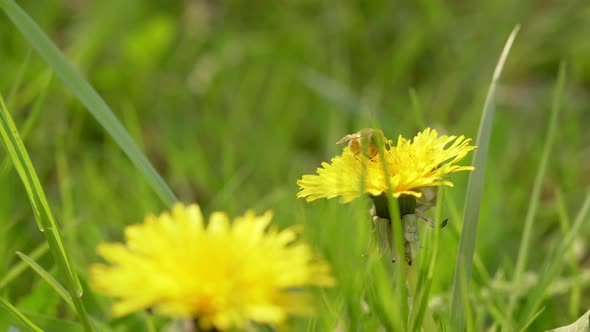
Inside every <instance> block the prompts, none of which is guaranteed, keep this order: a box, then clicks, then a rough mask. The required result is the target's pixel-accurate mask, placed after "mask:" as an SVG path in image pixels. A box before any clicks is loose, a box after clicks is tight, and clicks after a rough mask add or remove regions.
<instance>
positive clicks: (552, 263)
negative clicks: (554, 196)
mask: <svg viewBox="0 0 590 332" xmlns="http://www.w3.org/2000/svg"><path fill="white" fill-rule="evenodd" d="M589 212H590V190H588V192H587V194H586V198H585V199H584V203H583V204H582V207H581V208H580V211H578V214H577V216H576V219H575V220H574V223H573V225H572V228H571V230H570V231H569V232H568V234H567V236H565V238H564V239H563V240H562V241H561V243H559V245H558V246H557V249H556V250H554V251H553V253H552V255H550V258H549V259H548V260H547V262H548V263H547V266H546V268H545V269H544V271H543V273H541V274H540V275H541V279H540V280H539V281H538V283H537V285H536V286H535V288H534V289H533V290H532V291H531V292H528V293H527V302H526V304H525V307H524V311H523V314H522V315H521V316H522V317H524V319H525V320H529V317H531V316H533V315H534V313H535V311H536V310H537V308H539V306H540V304H541V303H542V302H543V299H544V298H545V296H546V291H547V288H548V287H549V285H550V284H551V282H552V281H553V280H554V279H555V277H557V274H558V273H559V271H560V270H561V268H562V267H563V265H564V264H565V263H566V260H565V259H563V255H564V253H566V252H568V251H569V249H570V247H571V246H572V244H573V243H574V240H575V238H576V237H577V236H579V232H580V228H581V227H582V225H584V223H585V222H587V221H588V213H589ZM520 325H522V324H520Z"/></svg>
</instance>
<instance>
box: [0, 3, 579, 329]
mask: <svg viewBox="0 0 590 332" xmlns="http://www.w3.org/2000/svg"><path fill="white" fill-rule="evenodd" d="M19 4H20V5H21V6H22V7H23V8H24V9H25V10H26V11H27V13H28V14H29V15H30V16H31V17H32V18H33V19H34V20H35V21H36V22H37V23H38V24H39V25H40V26H41V27H42V28H43V30H44V31H46V32H47V33H48V34H49V36H50V37H51V38H52V40H53V41H54V42H56V43H57V45H58V46H59V47H60V48H61V49H62V50H63V51H64V52H65V53H66V55H67V57H68V58H69V59H70V60H71V61H72V62H73V63H74V64H75V66H76V67H77V68H78V69H79V70H80V71H81V72H82V73H83V75H84V76H85V77H86V78H87V79H88V81H89V82H90V83H91V84H92V85H93V86H94V87H95V88H96V89H97V91H98V92H99V93H100V94H101V95H102V96H103V98H104V99H105V100H106V101H107V103H108V104H109V105H110V106H111V108H112V110H113V112H114V113H115V114H116V115H117V117H118V118H119V119H120V120H121V121H122V122H123V123H124V125H125V127H126V128H127V130H128V131H129V132H130V134H131V135H132V136H133V137H134V138H135V140H136V141H137V142H138V143H139V145H140V146H141V147H142V149H143V150H144V151H145V153H146V154H147V156H148V157H149V159H150V160H151V161H152V162H153V163H154V165H155V166H156V168H157V169H158V171H159V172H160V174H161V175H162V176H163V178H164V179H165V180H166V181H167V183H168V184H169V185H170V186H171V187H172V189H173V190H174V192H175V193H176V195H177V196H178V197H179V199H181V200H182V201H185V202H198V203H199V204H200V205H201V206H202V207H203V209H204V211H206V213H208V212H211V211H214V210H225V211H228V212H229V213H230V214H232V215H237V214H241V213H242V212H243V211H245V210H246V209H248V208H254V209H255V210H256V211H257V212H262V211H264V210H266V209H269V208H271V209H274V210H275V212H276V214H275V221H276V223H278V224H279V225H281V227H283V226H286V225H290V224H294V223H302V224H304V225H305V231H304V232H303V234H302V236H303V237H305V238H307V239H308V240H309V241H311V242H312V243H313V244H314V246H316V247H317V248H318V250H320V251H321V252H322V254H323V255H324V256H325V257H327V258H328V259H329V260H330V261H331V263H332V265H333V268H334V271H335V274H336V275H337V277H338V279H339V283H340V285H341V286H340V287H339V288H337V289H335V290H333V291H330V292H328V294H324V295H325V296H326V298H325V303H324V305H323V306H322V311H321V315H320V317H321V318H320V319H318V320H317V321H310V320H305V319H301V320H297V321H296V322H295V324H299V325H301V326H305V327H307V328H309V329H314V328H315V329H316V330H320V331H322V330H326V329H328V328H329V327H333V326H335V325H336V322H338V321H341V319H343V320H342V321H341V324H343V325H344V326H351V325H350V324H353V325H352V327H351V329H354V322H352V321H357V322H359V323H360V324H362V325H360V326H368V327H370V326H377V325H378V324H383V322H382V321H381V322H380V321H379V320H378V319H376V318H375V317H374V315H370V314H367V313H365V312H364V311H363V309H362V308H361V303H360V301H359V297H358V295H359V294H361V293H362V291H361V289H364V288H363V287H365V286H363V285H365V284H366V283H367V282H368V281H370V280H371V278H372V277H371V276H370V275H367V274H362V273H359V274H354V275H351V273H350V271H355V270H358V268H359V267H361V269H364V268H365V265H366V263H365V261H366V257H363V256H362V254H363V253H364V252H365V250H366V247H367V241H368V238H369V232H370V223H369V222H368V219H367V214H366V209H367V208H368V205H367V204H368V202H359V203H358V204H353V205H346V206H342V205H339V204H338V203H337V202H335V201H318V202H314V203H312V204H305V203H304V202H302V201H297V200H295V193H296V191H297V186H296V184H295V181H296V179H297V178H299V177H300V176H301V175H302V174H307V173H312V172H314V171H315V168H316V167H317V166H318V165H319V164H320V162H321V161H324V160H327V159H328V158H329V157H330V156H333V155H335V154H336V153H338V152H339V149H340V148H341V147H340V146H336V145H335V144H334V142H336V141H337V140H338V139H340V138H341V137H342V136H344V135H345V134H347V133H350V132H354V131H357V130H358V129H360V128H362V127H366V126H371V125H372V124H373V123H374V122H373V121H376V122H377V123H378V124H379V125H380V126H381V127H382V128H383V130H384V131H385V133H386V135H388V136H389V137H392V138H395V137H396V136H397V135H398V134H403V135H404V136H406V137H407V136H413V135H414V133H415V132H417V131H418V130H421V129H423V128H424V127H425V125H427V126H432V127H434V128H437V129H439V130H440V131H442V132H446V133H449V134H465V135H467V136H469V137H475V135H476V131H477V126H478V123H479V118H480V116H481V109H482V105H483V101H484V98H485V94H486V91H487V87H488V84H489V81H490V78H491V75H492V71H493V68H494V65H495V62H496V61H497V58H498V56H499V53H500V50H501V48H502V46H503V44H504V42H505V39H506V37H507V35H508V33H509V32H510V30H511V29H512V28H513V26H514V25H515V24H516V23H521V25H522V28H521V31H520V33H519V36H518V38H517V41H516V42H515V44H514V46H513V49H512V51H511V55H510V56H509V58H508V61H507V63H506V66H505V69H504V73H503V76H502V79H501V82H500V85H499V87H498V89H499V90H498V94H497V109H496V116H495V121H494V127H493V132H492V143H491V150H490V156H489V160H488V168H487V177H486V187H485V191H484V197H483V201H482V210H481V219H480V224H479V234H480V236H479V237H478V241H477V254H478V257H479V258H480V259H481V262H483V266H484V267H485V270H487V272H488V273H489V274H490V275H491V276H492V277H495V278H492V279H491V281H490V280H488V279H487V278H486V277H485V275H482V274H480V273H478V271H480V272H481V269H479V270H478V269H476V270H475V272H474V279H473V282H472V286H473V292H472V294H471V296H470V300H471V301H470V305H471V309H472V311H473V313H474V317H475V318H474V322H473V323H472V325H471V328H472V329H474V330H481V329H483V328H494V326H495V324H496V322H498V317H496V314H495V313H494V305H495V306H498V307H500V308H501V307H502V305H501V303H503V300H502V299H504V298H507V297H508V296H509V295H510V294H511V293H512V292H514V291H517V290H514V289H511V288H510V286H509V285H508V284H507V283H506V281H505V280H506V276H508V277H509V276H510V275H511V274H512V272H513V270H514V265H515V261H516V254H517V252H518V246H519V242H520V237H521V233H522V227H523V221H524V218H525V215H526V211H527V208H528V204H529V195H530V193H531V187H532V185H533V180H534V175H535V173H536V171H537V168H538V164H539V162H540V158H541V152H542V148H543V141H544V138H545V136H546V132H547V127H548V121H549V111H550V109H551V101H552V91H553V87H554V85H555V81H556V78H557V72H558V67H559V63H560V62H561V61H562V60H563V61H565V62H566V63H567V67H566V68H567V81H566V84H565V90H564V95H563V96H562V109H561V113H560V117H559V119H558V132H557V139H556V142H555V146H554V149H553V151H552V154H551V157H550V160H549V164H548V169H547V173H546V176H545V178H544V179H543V186H542V195H541V200H540V203H539V204H540V205H539V211H538V214H537V218H536V219H535V224H534V225H535V226H534V231H533V238H532V246H533V250H532V253H533V254H532V255H531V256H530V257H529V258H528V266H527V268H526V269H527V271H528V272H527V274H526V276H527V278H528V279H527V280H529V284H528V286H527V285H524V286H523V287H529V286H532V285H534V284H535V282H536V280H538V278H539V275H540V272H541V271H542V265H543V263H544V262H545V259H546V257H547V256H548V255H549V252H550V249H551V248H552V246H553V245H554V244H555V242H556V241H557V240H556V239H558V238H560V237H562V236H563V227H565V226H563V224H560V220H564V219H567V218H564V216H569V217H571V218H573V217H574V216H575V214H576V213H577V211H578V209H579V208H580V205H581V204H582V200H583V198H584V195H585V194H586V191H587V188H588V186H589V185H590V132H589V131H588V130H587V128H588V127H589V126H590V112H589V105H590V104H589V103H588V97H589V96H590V90H589V86H590V56H589V54H590V39H589V38H588V34H589V33H590V26H589V25H588V24H587V22H588V21H589V20H590V5H589V4H587V3H586V2H584V1H566V2H559V1H542V2H539V1H519V2H513V1H505V0H500V1H483V2H477V3H472V2H461V1H459V2H453V3H452V4H447V3H443V2H439V1H436V0H422V1H416V2H390V1H363V2H356V1H329V2H317V1H311V0H299V1H286V2H271V1H239V0H231V1H197V0H195V1H175V2H168V1H151V2H145V1H138V0H129V1H114V0H104V1H97V2H91V1H62V2H52V1H45V2H37V1H21V2H19ZM0 43H1V45H3V46H2V47H1V48H0V59H1V60H2V61H0V73H2V74H1V75H0V93H1V94H2V95H3V96H4V98H5V99H6V101H7V106H8V109H9V110H10V112H11V114H12V115H13V117H14V118H15V121H16V124H17V127H18V128H19V130H20V131H21V135H22V136H23V140H24V142H25V145H26V147H27V149H28V151H29V153H30V155H31V158H32V162H33V164H34V166H35V168H36V169H37V172H38V175H39V177H40V180H41V183H42V185H43V187H44V189H45V192H46V193H47V196H48V199H49V203H50V205H51V207H52V210H53V212H54V214H55V216H56V219H57V220H58V222H59V223H60V224H61V226H62V230H64V239H65V242H66V246H67V248H68V250H69V252H70V254H71V256H72V258H73V260H74V262H75V264H76V266H77V267H78V268H79V271H78V272H79V273H80V274H81V277H82V279H83V280H85V277H86V276H85V274H86V272H85V267H86V266H87V265H88V264H89V263H91V262H95V261H97V257H96V254H95V252H94V248H95V247H96V244H97V243H99V242H101V241H105V240H117V239H121V237H122V232H121V230H122V226H124V225H127V224H130V223H134V222H138V221H139V220H141V218H142V216H143V215H144V214H145V213H146V212H153V213H158V212H160V211H162V209H164V208H165V206H164V204H163V203H161V201H160V199H159V198H158V196H157V195H156V194H155V193H154V192H153V191H152V190H151V188H150V187H149V185H148V184H147V183H146V181H145V180H144V178H143V177H142V176H141V174H140V173H139V172H137V170H136V169H135V168H134V166H133V165H132V164H131V163H130V162H129V160H128V159H127V157H126V156H125V155H124V154H123V153H122V152H121V151H120V150H119V148H118V147H117V146H116V144H115V143H114V142H113V141H112V139H111V138H109V137H108V136H107V134H106V133H105V131H104V130H103V129H102V128H101V127H100V126H99V125H98V124H97V123H96V121H95V120H94V118H92V117H91V116H90V115H89V114H88V113H87V112H86V111H85V110H84V108H83V106H82V105H81V104H80V103H79V102H78V101H77V99H76V98H75V97H74V96H73V95H72V94H71V92H70V91H69V90H67V89H66V88H65V87H64V85H63V83H62V82H61V81H60V80H58V79H57V78H55V77H51V76H50V75H49V73H50V70H49V69H48V67H47V65H46V64H45V63H44V62H43V61H42V60H41V59H40V58H39V57H38V55H37V54H36V53H35V52H34V51H33V50H32V48H31V46H30V44H29V43H28V42H27V41H26V40H25V39H24V38H23V37H22V35H21V34H20V32H19V31H18V30H17V29H16V28H15V26H14V25H13V24H12V23H11V22H10V21H9V20H8V19H7V17H6V16H4V15H2V16H0ZM49 79H50V81H49ZM46 84H48V85H47V88H46ZM43 95H44V99H40V96H41V97H42V96H43ZM27 128H28V129H27ZM0 159H2V160H3V159H6V154H5V152H4V150H2V152H0ZM467 162H468V161H466V163H467ZM453 179H454V182H455V184H456V186H455V188H453V189H452V190H446V191H445V194H446V196H447V198H448V202H451V203H448V202H447V203H446V204H445V205H444V208H443V211H442V213H443V217H450V218H451V219H450V225H449V226H448V227H447V228H446V229H444V230H443V231H442V232H441V233H440V236H441V249H440V250H439V252H438V253H437V255H438V256H437V259H438V263H437V268H436V275H435V278H434V280H433V285H432V290H431V298H430V304H431V306H430V307H431V312H430V314H429V316H430V317H434V318H433V320H434V321H436V319H437V317H445V315H447V310H448V307H447V301H448V295H449V293H450V288H451V285H452V280H453V269H454V262H455V257H456V251H457V244H458V232H457V231H456V230H457V229H460V222H461V219H460V218H456V216H457V213H459V214H460V213H461V211H462V204H463V201H464V195H465V191H464V188H465V184H466V179H467V176H466V175H465V174H459V175H456V176H454V177H453ZM0 186H1V188H3V190H0V280H1V279H2V277H3V276H5V275H6V273H7V272H8V271H10V270H11V268H12V267H13V266H14V265H15V264H16V263H18V262H19V261H20V259H19V258H18V256H16V255H15V254H14V253H15V251H17V250H18V251H21V252H25V253H30V252H31V251H32V250H33V249H35V248H37V247H38V246H39V245H40V244H41V243H43V241H44V239H43V234H41V233H39V232H38V231H37V229H36V224H35V221H34V217H33V215H32V213H31V209H30V206H29V202H28V201H27V199H26V193H25V190H24V189H23V187H22V185H21V183H20V181H19V179H18V177H17V176H16V172H15V171H14V169H11V166H10V162H4V163H3V164H2V169H0ZM453 216H455V217H453ZM560 218H561V219H560ZM422 231H423V233H428V232H430V230H428V229H426V228H425V227H423V228H422ZM589 235H590V227H589V226H588V223H585V224H584V225H583V226H582V229H581V230H580V232H579V234H578V235H577V239H576V240H575V242H574V246H573V249H572V250H571V251H568V252H563V253H561V255H560V259H563V260H565V261H567V264H566V267H565V268H564V270H563V271H562V273H561V276H560V278H559V279H556V280H555V281H554V282H553V283H552V284H551V285H550V287H549V288H548V289H547V292H548V293H547V295H548V298H547V299H546V300H545V301H544V302H543V306H544V308H545V310H544V311H543V312H542V313H541V314H540V316H539V317H538V318H537V319H536V320H535V321H534V322H533V325H532V326H531V329H532V330H540V329H544V328H545V329H548V328H551V327H555V326H559V325H565V324H567V323H569V322H572V321H574V320H576V318H577V317H579V316H580V315H581V314H583V313H584V312H586V311H587V309H588V308H589V307H590V300H589V299H590V297H589V296H588V295H590V294H589V292H588V289H589V288H588V283H589V282H590V270H589V255H588V248H587V243H586V239H587V238H588V236H589ZM428 250H429V248H428V247H425V248H424V249H422V250H421V251H422V252H423V253H424V252H428ZM418 259H419V258H418ZM37 262H38V263H39V264H41V265H42V266H44V267H45V268H46V269H47V270H48V271H50V272H55V271H56V267H55V264H54V262H53V259H52V257H51V256H50V255H43V256H41V257H40V258H38V259H37ZM365 271H367V270H365ZM1 286H2V287H0V295H2V296H3V297H5V298H7V299H9V300H10V302H11V303H13V304H14V305H15V306H17V307H18V308H19V309H20V310H21V311H23V312H24V313H26V314H27V315H28V316H29V318H31V319H32V320H34V321H35V322H36V323H38V324H39V325H41V326H45V327H48V330H51V327H53V328H54V329H55V330H60V328H63V326H66V325H67V326H74V325H71V324H72V323H67V322H64V321H63V320H69V319H72V320H73V319H74V317H73V316H72V314H71V312H69V310H68V309H67V308H66V306H65V305H64V303H62V301H61V299H60V298H59V296H57V295H56V294H55V293H54V291H53V290H52V289H51V288H50V287H49V286H48V285H47V284H46V283H45V282H44V281H43V280H42V279H41V278H39V276H38V275H37V274H35V273H34V272H32V271H30V270H26V271H25V272H23V273H22V274H20V275H19V276H18V278H16V279H14V280H12V281H11V282H10V283H9V284H7V285H1ZM518 291H521V292H524V293H526V291H527V289H520V290H518ZM380 297H382V298H385V299H386V298H387V296H386V295H383V294H382V295H381V296H380ZM490 298H491V299H493V300H489V299H490ZM85 301H86V302H87V306H88V307H89V308H90V309H89V311H90V312H91V315H93V317H95V318H97V319H102V320H104V321H108V320H109V319H110V318H108V316H107V315H106V310H105V308H106V306H105V305H106V302H105V301H103V300H102V299H99V298H97V297H95V295H93V294H92V293H91V292H87V293H86V294H85ZM490 303H492V304H493V305H490ZM391 314H392V315H393V314H394V313H391ZM3 315H7V314H6V313H5V312H3V311H0V330H1V331H5V330H7V329H8V326H9V325H10V321H9V320H8V318H6V317H8V316H3ZM514 315H515V319H517V320H520V319H524V318H523V317H518V315H519V310H517V311H516V312H515V313H514ZM56 319H59V320H60V321H56ZM442 320H443V321H445V320H446V318H442ZM142 321H143V318H142V316H141V315H138V316H133V317H130V318H126V319H122V320H115V321H112V322H110V323H109V324H110V325H111V326H112V327H115V328H116V327H119V328H122V326H126V327H127V328H132V327H133V326H141V324H143V323H142ZM4 322H7V323H6V324H5V323H4ZM68 324H70V325H68ZM134 324H137V325H134ZM371 324H373V325H371ZM433 324H436V323H433Z"/></svg>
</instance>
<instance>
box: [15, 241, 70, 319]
mask: <svg viewBox="0 0 590 332" xmlns="http://www.w3.org/2000/svg"><path fill="white" fill-rule="evenodd" d="M16 255H17V256H18V257H19V258H20V259H22V260H23V262H25V263H26V264H27V265H28V266H30V267H31V268H32V269H33V270H34V271H35V272H37V274H38V275H39V276H40V277H41V278H43V279H44V280H45V281H46V282H47V283H48V284H49V286H51V288H53V289H54V290H55V291H56V292H57V294H59V296H61V298H62V299H64V300H65V301H66V302H67V303H68V304H69V305H70V307H72V308H73V307H74V304H73V303H72V298H71V297H70V294H69V293H68V291H67V290H66V289H65V288H64V287H63V286H62V285H61V284H60V283H59V282H58V281H57V280H55V278H54V277H53V276H51V274H49V272H47V271H46V270H45V269H44V268H43V267H41V266H40V265H39V264H37V262H35V261H34V260H33V259H31V258H30V257H29V256H27V255H25V254H23V253H22V252H18V251H17V252H16Z"/></svg>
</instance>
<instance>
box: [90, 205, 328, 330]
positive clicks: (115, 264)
mask: <svg viewBox="0 0 590 332" xmlns="http://www.w3.org/2000/svg"><path fill="white" fill-rule="evenodd" d="M271 219H272V213H271V212H270V211H269V212H266V213H265V214H264V215H262V216H256V215H255V214H254V213H253V212H252V211H248V212H247V213H246V214H245V215H244V216H242V217H238V218H236V219H235V221H234V222H233V224H230V221H229V218H228V217H227V215H226V214H224V213H221V212H215V213H213V214H212V215H211V217H210V219H209V223H208V225H207V226H205V224H204V221H203V216H202V214H201V210H200V208H199V206H197V205H189V206H185V205H182V204H176V205H175V206H174V207H173V209H172V211H171V213H163V214H161V215H160V216H158V217H156V216H153V215H148V216H146V218H145V220H144V222H143V223H142V224H137V225H131V226H128V227H127V228H126V229H125V239H126V243H125V244H123V243H103V244H100V245H99V247H98V248H97V250H98V253H99V254H100V255H101V256H102V257H103V258H104V259H105V260H106V261H107V262H108V263H109V265H107V264H94V265H93V266H91V267H90V278H91V285H92V287H93V288H94V289H96V290H97V291H99V292H102V293H104V294H106V295H109V296H112V297H114V298H116V302H115V303H114V304H113V307H112V311H113V314H114V315H115V316H122V315H126V314H128V313H131V312H134V311H138V310H143V309H146V308H153V309H154V310H155V312H156V313H158V314H160V315H163V316H168V317H174V318H191V319H193V318H194V319H195V320H196V321H198V323H199V325H200V326H201V328H203V329H211V328H215V329H219V330H227V329H229V328H232V327H238V328H239V327H244V326H246V325H247V324H248V322H250V321H255V322H261V323H270V324H281V323H282V322H284V321H285V319H286V318H287V316H288V315H290V314H308V313H310V309H309V308H310V307H309V305H308V302H307V296H306V293H305V292H304V291H303V288H304V287H306V286H311V285H315V286H324V287H328V286H332V285H333V284H334V279H333V278H332V277H331V276H330V271H329V270H330V268H329V266H328V264H327V263H326V262H324V261H321V260H319V259H317V258H316V257H315V256H314V255H313V253H312V251H311V249H310V247H309V246H308V245H307V244H306V243H303V242H300V241H297V232H296V230H294V229H292V228H288V229H285V230H282V231H278V230H276V229H274V228H269V227H268V226H269V224H270V222H271Z"/></svg>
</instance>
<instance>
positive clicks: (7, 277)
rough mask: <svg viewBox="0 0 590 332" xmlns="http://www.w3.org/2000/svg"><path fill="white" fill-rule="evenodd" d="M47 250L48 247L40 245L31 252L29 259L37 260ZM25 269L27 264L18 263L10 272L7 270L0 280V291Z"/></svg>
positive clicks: (43, 244) (45, 244) (44, 244)
mask: <svg viewBox="0 0 590 332" xmlns="http://www.w3.org/2000/svg"><path fill="white" fill-rule="evenodd" d="M47 250H49V245H47V243H42V244H41V245H39V246H38V247H37V248H35V250H33V251H32V252H31V255H30V257H31V259H39V258H40V257H41V256H43V255H44V254H45V253H46V252H47ZM26 269H27V264H26V263H25V262H18V263H17V264H15V265H14V266H13V267H12V268H11V269H10V270H8V272H6V274H5V275H4V278H2V279H0V289H2V288H4V287H6V285H8V284H9V283H10V282H11V281H12V280H14V279H16V278H17V277H18V276H19V275H20V274H21V273H22V272H23V271H24V270H26Z"/></svg>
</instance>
